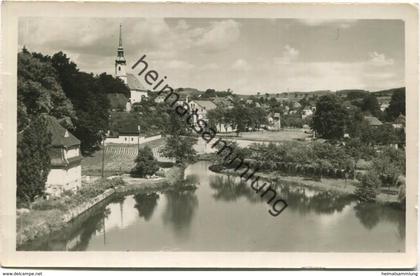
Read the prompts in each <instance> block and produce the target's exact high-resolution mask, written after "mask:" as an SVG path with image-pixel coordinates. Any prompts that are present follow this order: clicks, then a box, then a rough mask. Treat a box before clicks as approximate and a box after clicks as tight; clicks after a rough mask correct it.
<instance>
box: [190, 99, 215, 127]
mask: <svg viewBox="0 0 420 276" xmlns="http://www.w3.org/2000/svg"><path fill="white" fill-rule="evenodd" d="M187 104H188V105H189V107H190V110H191V111H193V110H196V111H197V120H198V119H202V120H204V121H207V112H209V111H210V110H213V109H215V108H216V105H215V104H214V103H213V102H211V101H198V100H192V101H187ZM197 120H196V119H195V118H194V123H196V121H197Z"/></svg>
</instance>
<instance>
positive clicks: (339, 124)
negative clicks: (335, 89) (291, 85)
mask: <svg viewBox="0 0 420 276" xmlns="http://www.w3.org/2000/svg"><path fill="white" fill-rule="evenodd" d="M362 95H364V96H363V98H360V99H357V98H356V100H358V101H356V100H354V99H353V98H352V99H353V102H352V103H353V104H350V105H349V104H347V105H345V102H344V101H343V100H342V99H341V98H339V97H337V96H335V95H327V96H322V97H320V98H319V99H318V101H317V104H316V111H315V114H314V115H313V118H312V122H311V127H312V129H313V130H314V131H315V132H316V134H317V136H318V137H321V138H325V139H329V140H342V139H343V136H344V134H345V133H347V134H349V135H350V137H352V138H360V140H361V141H363V142H365V143H367V144H372V145H389V144H400V145H404V144H405V133H404V129H403V128H401V129H394V128H393V127H392V125H391V123H392V122H394V121H395V119H396V118H398V117H399V116H400V115H404V116H405V91H404V90H397V91H395V92H394V94H393V95H392V97H391V101H390V105H389V107H388V108H387V109H386V110H385V112H384V113H382V112H381V110H380V109H379V104H378V101H377V99H376V96H374V95H372V94H362ZM355 101H356V102H355ZM366 115H369V116H375V117H377V118H379V119H381V120H383V121H384V124H382V125H380V126H375V127H372V126H370V125H369V124H368V122H367V121H366V120H365V119H364V116H366Z"/></svg>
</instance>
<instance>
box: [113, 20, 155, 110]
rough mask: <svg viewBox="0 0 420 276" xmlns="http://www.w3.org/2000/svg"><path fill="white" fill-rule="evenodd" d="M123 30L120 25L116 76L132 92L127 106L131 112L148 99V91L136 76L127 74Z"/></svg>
mask: <svg viewBox="0 0 420 276" xmlns="http://www.w3.org/2000/svg"><path fill="white" fill-rule="evenodd" d="M121 28H122V27H121V25H120V39H119V44H118V49H117V57H116V59H115V76H116V77H118V78H119V79H121V80H122V81H123V82H124V83H125V84H126V85H127V86H128V88H129V90H130V99H129V101H128V103H127V106H126V110H127V111H130V110H131V105H132V104H134V103H138V102H141V100H142V98H143V97H147V90H146V89H145V88H144V86H143V85H142V84H141V83H140V81H139V80H138V79H137V77H136V76H135V75H134V74H131V73H127V61H126V60H125V57H124V48H123V45H122V31H121Z"/></svg>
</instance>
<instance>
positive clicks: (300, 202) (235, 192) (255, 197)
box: [210, 175, 405, 238]
mask: <svg viewBox="0 0 420 276" xmlns="http://www.w3.org/2000/svg"><path fill="white" fill-rule="evenodd" d="M271 186H272V187H273V188H274V187H275V189H276V191H277V194H278V195H279V196H280V197H281V198H282V199H285V201H286V202H287V203H288V208H289V210H294V211H297V212H298V213H299V214H301V215H305V214H307V213H310V212H314V213H316V214H333V213H336V212H342V211H343V209H344V207H346V206H347V205H350V204H352V203H353V202H355V198H354V197H353V196H351V195H342V194H339V193H336V192H330V191H316V190H312V189H308V188H305V187H302V186H295V187H294V186H290V185H286V184H285V183H281V182H280V183H276V184H271ZM210 187H211V188H212V189H213V190H214V191H215V193H214V194H213V197H214V198H215V199H216V200H222V201H227V202H229V201H236V200H238V199H239V198H241V197H244V198H246V199H248V200H249V202H254V203H255V202H259V201H262V199H261V197H260V195H259V194H257V193H256V192H255V191H254V190H252V189H251V188H250V186H249V184H247V183H246V182H242V181H239V180H238V178H237V177H232V176H223V175H217V176H215V177H211V181H210ZM354 211H355V215H356V217H357V218H358V219H359V221H360V222H361V224H362V225H363V226H364V227H365V228H367V229H369V230H370V229H372V228H373V227H375V226H376V225H377V224H378V223H379V221H381V220H387V221H391V222H393V223H397V225H398V234H399V236H400V237H401V238H404V237H405V219H404V216H401V211H400V210H398V209H393V208H390V207H386V206H382V205H380V204H368V203H365V204H360V203H358V204H357V205H356V206H355V207H354Z"/></svg>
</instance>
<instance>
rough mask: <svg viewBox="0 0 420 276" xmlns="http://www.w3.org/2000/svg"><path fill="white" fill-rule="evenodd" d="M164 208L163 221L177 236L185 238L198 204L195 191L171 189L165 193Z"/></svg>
mask: <svg viewBox="0 0 420 276" xmlns="http://www.w3.org/2000/svg"><path fill="white" fill-rule="evenodd" d="M165 196H166V201H167V204H166V208H165V211H164V213H163V222H164V224H165V225H170V226H171V227H172V228H173V230H174V233H175V235H176V236H177V237H179V238H186V237H187V236H188V233H189V228H190V224H191V221H192V219H193V217H194V213H195V211H196V209H197V206H198V199H197V196H196V195H195V191H183V190H172V191H168V192H166V193H165Z"/></svg>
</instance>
